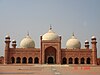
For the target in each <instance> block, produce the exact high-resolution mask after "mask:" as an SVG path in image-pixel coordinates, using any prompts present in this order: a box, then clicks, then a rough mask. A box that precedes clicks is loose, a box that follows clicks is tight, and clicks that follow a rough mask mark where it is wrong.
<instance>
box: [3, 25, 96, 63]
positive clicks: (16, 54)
mask: <svg viewBox="0 0 100 75" xmlns="http://www.w3.org/2000/svg"><path fill="white" fill-rule="evenodd" d="M61 39H62V38H61V36H59V35H58V34H56V33H55V32H54V31H53V29H52V27H51V26H50V28H49V30H48V32H47V33H45V34H44V35H42V36H40V48H35V42H34V40H32V38H31V37H30V35H29V34H27V36H25V37H24V38H23V39H22V40H21V42H20V47H18V48H16V46H17V44H16V40H12V41H11V40H10V36H9V35H6V37H5V56H4V64H93V65H96V64H97V46H96V43H97V41H96V37H95V36H92V38H91V48H89V41H88V40H86V41H85V47H84V49H81V42H80V41H79V40H78V39H77V38H76V37H75V35H74V34H72V36H71V38H70V39H69V40H68V41H67V42H66V48H61ZM10 45H12V47H10Z"/></svg>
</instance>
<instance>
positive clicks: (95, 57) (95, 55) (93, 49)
mask: <svg viewBox="0 0 100 75" xmlns="http://www.w3.org/2000/svg"><path fill="white" fill-rule="evenodd" d="M91 40H92V42H91V44H92V64H93V65H96V64H97V46H96V43H97V41H96V37H95V36H92V38H91Z"/></svg>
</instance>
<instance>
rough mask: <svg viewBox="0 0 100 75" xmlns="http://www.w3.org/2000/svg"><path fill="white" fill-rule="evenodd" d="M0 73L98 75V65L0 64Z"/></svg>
mask: <svg viewBox="0 0 100 75" xmlns="http://www.w3.org/2000/svg"><path fill="white" fill-rule="evenodd" d="M0 75H100V66H92V65H33V64H32V65H17V64H14V65H0Z"/></svg>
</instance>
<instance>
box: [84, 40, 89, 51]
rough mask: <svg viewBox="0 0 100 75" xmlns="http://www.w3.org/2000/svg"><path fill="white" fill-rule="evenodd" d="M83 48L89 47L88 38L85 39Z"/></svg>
mask: <svg viewBox="0 0 100 75" xmlns="http://www.w3.org/2000/svg"><path fill="white" fill-rule="evenodd" d="M85 48H86V49H89V41H88V40H86V41H85Z"/></svg>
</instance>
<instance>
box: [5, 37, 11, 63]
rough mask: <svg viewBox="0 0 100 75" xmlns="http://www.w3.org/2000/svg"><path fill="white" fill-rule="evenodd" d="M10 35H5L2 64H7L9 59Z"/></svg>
mask: <svg viewBox="0 0 100 75" xmlns="http://www.w3.org/2000/svg"><path fill="white" fill-rule="evenodd" d="M10 42H11V41H10V36H9V35H6V37H5V57H4V64H9V63H10V59H9V52H10V51H9V48H10Z"/></svg>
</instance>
